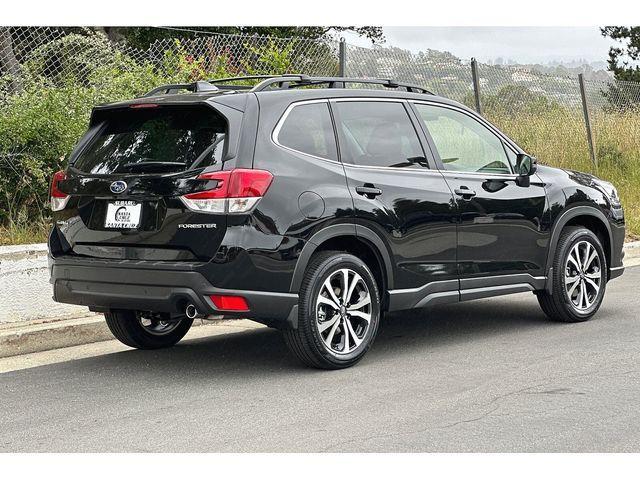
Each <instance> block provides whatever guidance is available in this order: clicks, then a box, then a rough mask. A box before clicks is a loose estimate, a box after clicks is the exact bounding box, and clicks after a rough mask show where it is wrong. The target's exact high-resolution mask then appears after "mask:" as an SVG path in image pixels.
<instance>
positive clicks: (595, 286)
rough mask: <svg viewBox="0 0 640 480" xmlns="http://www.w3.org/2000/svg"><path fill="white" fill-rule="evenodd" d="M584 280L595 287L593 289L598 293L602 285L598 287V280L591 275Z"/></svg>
mask: <svg viewBox="0 0 640 480" xmlns="http://www.w3.org/2000/svg"><path fill="white" fill-rule="evenodd" d="M584 281H585V282H586V283H588V284H589V285H591V286H592V287H593V289H594V290H595V291H596V294H597V293H598V290H599V289H600V287H598V284H597V283H596V282H594V281H593V280H591V279H590V278H589V277H585V279H584Z"/></svg>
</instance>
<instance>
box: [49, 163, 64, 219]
mask: <svg viewBox="0 0 640 480" xmlns="http://www.w3.org/2000/svg"><path fill="white" fill-rule="evenodd" d="M66 179H67V174H66V173H64V171H63V170H60V171H59V172H56V173H54V174H53V178H52V179H51V189H50V190H49V194H50V197H51V202H50V203H51V210H53V211H54V212H58V211H60V210H64V207H66V206H67V202H68V201H69V195H67V194H66V193H64V192H63V191H62V190H60V186H59V185H58V184H59V183H60V182H61V181H62V180H66Z"/></svg>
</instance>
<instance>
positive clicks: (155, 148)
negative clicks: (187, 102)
mask: <svg viewBox="0 0 640 480" xmlns="http://www.w3.org/2000/svg"><path fill="white" fill-rule="evenodd" d="M226 128H227V125H226V122H225V120H224V118H223V117H222V116H221V115H220V114H218V113H217V112H216V111H215V110H212V109H211V108H208V107H204V106H189V107H184V106H169V107H168V106H159V107H153V108H127V109H124V110H117V111H114V112H112V113H110V114H108V116H107V117H106V119H105V120H104V121H103V122H102V124H101V125H100V127H99V128H98V131H97V133H96V135H95V136H94V138H93V139H92V140H91V141H90V142H89V144H88V145H87V146H86V148H84V149H83V151H82V152H81V154H80V155H79V157H78V159H77V160H76V161H75V163H74V165H73V166H74V167H75V168H77V169H78V170H80V171H83V172H86V173H93V174H97V175H105V174H113V173H173V172H181V171H184V170H188V169H190V168H197V167H206V166H209V165H212V164H214V163H218V162H221V160H222V152H223V150H224V143H225V142H224V139H225V136H226V135H225V134H226Z"/></svg>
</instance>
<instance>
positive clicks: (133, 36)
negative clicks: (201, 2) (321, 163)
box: [97, 26, 384, 49]
mask: <svg viewBox="0 0 640 480" xmlns="http://www.w3.org/2000/svg"><path fill="white" fill-rule="evenodd" d="M97 28H100V29H101V30H102V31H103V32H105V33H106V34H107V35H108V37H109V38H110V39H122V40H123V41H125V42H126V43H127V44H129V45H130V46H132V47H136V48H141V49H146V48H148V47H149V45H151V44H152V43H153V42H155V41H157V40H162V39H165V38H174V37H176V36H180V37H183V38H191V37H195V36H197V35H199V34H201V33H226V34H245V35H261V36H270V37H279V38H308V39H313V40H316V39H321V38H327V37H328V36H329V35H330V34H331V33H332V32H335V33H340V32H346V31H349V32H355V33H357V34H358V35H360V36H362V37H365V38H368V39H369V40H371V41H372V42H374V43H382V42H384V34H383V33H382V27H355V26H346V27H337V26H327V27H181V28H175V29H173V28H172V27H167V28H157V27H97Z"/></svg>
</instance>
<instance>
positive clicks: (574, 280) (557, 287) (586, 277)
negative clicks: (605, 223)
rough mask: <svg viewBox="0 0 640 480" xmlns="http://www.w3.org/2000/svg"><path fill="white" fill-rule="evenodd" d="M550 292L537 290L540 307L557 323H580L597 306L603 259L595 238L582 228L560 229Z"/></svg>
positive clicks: (601, 294)
mask: <svg viewBox="0 0 640 480" xmlns="http://www.w3.org/2000/svg"><path fill="white" fill-rule="evenodd" d="M552 282H553V285H552V292H553V293H552V294H549V293H548V292H546V291H541V292H537V293H536V295H537V297H538V302H539V303H540V307H541V308H542V310H543V311H544V313H546V314H547V316H548V317H549V318H551V319H552V320H555V321H559V322H583V321H585V320H588V319H590V318H591V317H593V315H595V313H596V312H597V311H598V309H599V308H600V305H601V304H602V299H603V298H604V292H605V288H606V286H607V258H606V256H605V254H604V250H603V248H602V244H601V243H600V240H599V239H598V237H597V236H596V235H595V234H594V233H593V232H592V231H591V230H588V229H586V228H584V227H567V228H565V229H564V230H563V231H562V234H561V235H560V239H559V241H558V247H557V250H556V254H555V257H554V261H553V278H552Z"/></svg>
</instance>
